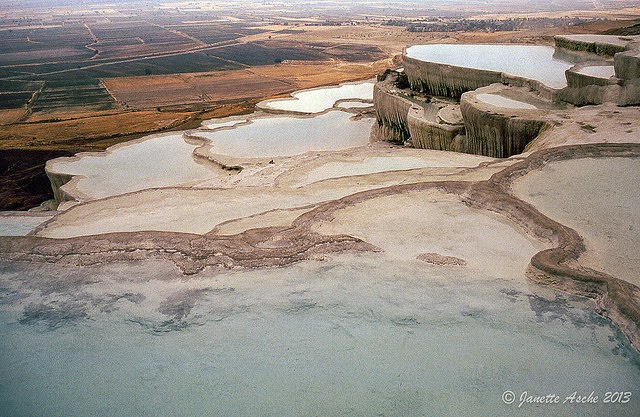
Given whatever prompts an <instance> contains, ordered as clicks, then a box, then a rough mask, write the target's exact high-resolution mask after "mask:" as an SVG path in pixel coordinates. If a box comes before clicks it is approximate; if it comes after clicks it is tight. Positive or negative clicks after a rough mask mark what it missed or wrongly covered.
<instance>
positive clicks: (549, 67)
mask: <svg viewBox="0 0 640 417" xmlns="http://www.w3.org/2000/svg"><path fill="white" fill-rule="evenodd" d="M406 53H407V56H408V57H410V58H415V59H418V60H421V61H427V62H435V63H440V64H446V65H454V66H458V67H465V68H475V69H481V70H488V71H499V72H504V73H507V74H510V75H515V76H518V77H524V78H527V79H532V80H537V81H540V82H542V83H543V84H545V85H547V86H549V87H552V88H563V87H566V86H567V80H566V78H565V74H564V72H565V71H566V70H568V69H569V68H571V67H572V66H573V65H574V64H573V63H571V62H568V61H564V60H562V59H559V58H557V57H554V53H555V48H553V47H551V46H533V45H456V44H453V45H449V44H437V45H415V46H411V47H409V48H407V52H406Z"/></svg>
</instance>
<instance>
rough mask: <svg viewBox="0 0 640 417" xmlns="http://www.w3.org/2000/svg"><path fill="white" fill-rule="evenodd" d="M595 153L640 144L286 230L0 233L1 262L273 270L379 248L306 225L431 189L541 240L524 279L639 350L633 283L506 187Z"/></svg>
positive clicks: (323, 211)
mask: <svg viewBox="0 0 640 417" xmlns="http://www.w3.org/2000/svg"><path fill="white" fill-rule="evenodd" d="M600 157H640V145H636V144H593V145H577V146H564V147H559V148H553V149H549V150H543V151H539V152H536V153H534V154H532V155H530V156H528V157H527V158H525V159H522V160H521V161H519V162H516V163H515V164H513V165H511V166H509V167H507V168H505V169H504V170H502V171H500V172H498V173H496V174H494V175H493V176H492V177H491V178H490V179H489V180H487V181H478V182H471V181H438V182H416V183H409V184H401V185H394V186H390V187H383V188H378V189H373V190H368V191H363V192H359V193H355V194H352V195H349V196H346V197H344V198H341V199H338V200H333V201H329V202H326V203H323V204H320V205H318V206H316V207H315V208H314V209H312V210H310V211H308V212H306V213H304V214H302V215H300V216H299V217H298V218H297V219H296V220H295V221H294V222H293V224H292V226H291V227H270V228H260V229H252V230H248V231H245V232H243V233H240V234H237V235H233V236H218V235H215V234H214V233H209V234H206V235H197V234H188V233H175V232H133V233H110V234H102V235H97V236H82V237H75V238H68V239H51V238H43V237H36V236H24V237H0V260H4V261H27V262H31V261H41V262H51V263H62V264H71V265H91V264H100V263H106V262H115V261H134V260H143V259H166V260H170V261H173V262H174V263H175V264H176V265H177V266H178V267H179V268H181V269H182V271H183V272H184V273H185V274H194V273H197V272H199V271H201V270H202V269H204V268H205V267H207V266H211V267H218V268H224V269H228V268H234V267H244V268H257V267H276V266H284V265H288V264H291V263H293V262H298V261H302V260H307V259H314V258H316V257H321V256H322V255H324V254H328V253H337V252H345V251H378V250H379V249H378V248H376V247H375V246H373V245H371V244H369V243H366V242H364V241H362V240H360V239H357V238H354V237H352V236H348V235H334V236H325V235H321V234H319V233H317V232H315V231H313V230H312V227H313V226H314V225H317V224H319V223H321V222H323V221H330V220H331V219H332V218H333V217H334V215H335V213H336V212H337V211H339V210H341V209H344V208H347V207H349V206H352V205H354V204H358V203H360V202H363V201H366V200H370V199H373V198H378V197H385V196H393V195H397V194H402V193H407V192H412V191H427V190H437V191H440V192H443V193H446V194H452V195H457V196H459V198H460V199H461V201H462V202H464V203H465V204H467V205H468V206H470V207H472V208H477V209H482V210H488V211H492V212H496V213H498V214H500V215H503V216H505V217H506V218H508V219H509V220H510V221H512V222H513V223H515V224H516V225H517V226H518V227H520V228H521V229H522V230H524V231H525V232H526V233H528V234H530V235H532V236H534V237H536V238H537V239H540V240H542V241H545V242H548V243H549V244H550V245H551V246H553V248H551V249H546V250H543V251H541V252H538V253H537V254H536V255H534V256H533V258H532V259H531V262H530V265H529V268H528V271H527V275H528V277H529V278H531V279H532V280H534V281H536V282H538V283H540V284H544V285H548V286H550V287H552V288H554V289H557V290H562V291H567V292H571V293H574V294H579V295H583V296H588V297H590V298H593V299H595V300H596V303H597V306H598V309H599V312H600V313H602V314H603V315H605V316H607V317H609V318H610V319H611V320H612V321H613V322H614V323H616V324H617V325H618V326H619V327H620V328H621V329H622V331H623V332H624V333H625V334H626V335H627V337H629V339H630V341H631V342H632V344H633V345H634V346H635V347H636V348H637V349H640V332H639V327H640V288H638V287H637V286H635V285H633V284H631V283H629V282H626V281H623V280H620V279H618V278H615V277H612V276H610V275H608V274H605V273H602V272H599V271H595V270H592V269H589V268H585V267H582V266H580V265H579V263H578V258H579V257H580V255H581V254H582V253H584V251H585V246H584V242H583V240H582V237H581V236H580V235H579V234H578V233H577V232H576V231H575V230H573V229H571V228H569V227H567V226H564V225H562V224H560V223H558V222H556V221H554V220H552V219H550V218H548V217H547V216H545V215H543V214H542V213H540V212H539V211H538V210H537V209H536V208H535V207H534V206H533V205H531V204H529V203H526V202H524V201H522V200H520V199H519V198H517V197H516V196H515V195H513V194H512V192H511V184H512V182H513V181H514V180H515V179H517V178H519V177H521V176H523V175H525V174H526V173H528V172H530V171H532V170H536V169H540V168H542V167H543V166H544V165H545V164H548V163H550V162H554V161H562V160H567V159H577V158H600Z"/></svg>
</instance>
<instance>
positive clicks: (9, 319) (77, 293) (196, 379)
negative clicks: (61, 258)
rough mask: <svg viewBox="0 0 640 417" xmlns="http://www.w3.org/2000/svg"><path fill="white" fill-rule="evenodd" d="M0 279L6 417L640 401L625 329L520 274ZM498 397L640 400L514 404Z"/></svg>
mask: <svg viewBox="0 0 640 417" xmlns="http://www.w3.org/2000/svg"><path fill="white" fill-rule="evenodd" d="M45 276H46V277H45ZM65 283H68V284H65ZM0 284H2V288H3V293H2V299H1V301H2V303H0V323H1V326H0V352H1V355H0V373H2V375H3V383H2V384H0V414H1V415H47V416H51V415H92V416H130V415H146V416H155V415H157V416H166V415H190V416H199V415H202V416H204V415H245V416H253V415H255V416H258V415H279V416H300V415H309V416H311V415H356V416H370V415H438V416H459V415H602V416H605V415H616V416H634V415H637V414H635V411H637V409H638V406H639V404H640V403H639V401H640V400H639V398H638V394H639V393H638V391H637V387H638V386H640V365H639V364H640V362H639V359H638V355H637V354H636V353H635V352H634V351H632V350H630V348H629V345H628V343H627V342H626V341H625V339H624V338H623V337H621V335H620V334H619V332H618V331H617V330H616V329H615V328H614V327H612V326H611V325H610V324H609V322H607V321H606V320H604V319H602V318H600V317H598V316H597V315H595V314H594V313H593V308H592V305H591V304H590V303H588V302H585V301H584V300H582V299H579V298H575V297H569V296H567V295H562V294H555V293H545V294H538V293H534V292H532V291H531V289H530V288H529V286H528V285H527V284H526V282H524V281H523V280H522V277H520V278H518V279H515V280H496V279H493V278H491V277H490V276H483V275H482V274H480V275H475V274H474V272H473V271H469V270H466V269H465V268H460V267H458V268H456V267H453V268H452V267H448V268H447V267H435V266H429V265H426V264H422V263H420V262H419V261H415V262H409V263H398V262H393V261H391V260H389V259H385V258H384V257H380V256H379V255H366V256H351V255H346V256H344V257H337V258H334V260H332V261H329V262H304V263H301V264H298V265H294V266H291V267H287V268H281V269H269V270H255V271H245V272H229V273H224V274H214V273H212V272H204V273H201V274H200V275H198V276H196V277H191V278H188V279H184V278H182V277H181V276H180V274H179V272H177V271H175V269H173V268H172V266H171V265H168V264H165V263H153V262H146V263H143V264H137V265H136V264H130V265H111V266H104V267H85V268H61V267H56V266H53V267H51V266H49V267H46V268H45V267H40V268H39V267H38V266H37V265H31V266H29V265H5V266H4V267H3V269H2V270H1V272H0ZM506 390H512V391H514V392H515V393H517V394H518V395H520V393H522V392H524V391H527V392H529V393H536V394H540V395H547V394H548V393H557V394H559V395H563V396H565V395H570V394H571V393H572V392H573V391H578V392H581V393H582V392H584V393H587V394H588V393H590V392H591V391H593V390H595V391H597V392H598V393H602V394H603V393H604V392H605V391H607V390H631V391H633V393H634V396H633V397H632V403H630V404H627V405H617V406H615V405H613V406H612V405H608V406H605V405H604V404H599V405H584V406H577V407H576V406H570V405H564V406H563V405H556V406H553V405H547V406H538V407H534V406H530V405H529V406H527V405H525V407H524V408H520V409H518V408H517V406H516V405H511V406H509V405H505V404H504V403H503V401H502V399H501V398H502V393H503V392H504V391H506Z"/></svg>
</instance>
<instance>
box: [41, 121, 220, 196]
mask: <svg viewBox="0 0 640 417" xmlns="http://www.w3.org/2000/svg"><path fill="white" fill-rule="evenodd" d="M197 146H198V145H195V144H190V143H187V142H186V141H185V140H184V138H183V136H182V133H179V134H173V135H168V136H159V137H149V138H147V139H143V140H139V141H133V142H128V143H126V144H124V145H120V146H116V147H114V148H112V149H111V150H109V151H108V152H102V153H99V154H80V156H79V157H75V158H59V159H56V160H55V162H53V163H50V168H51V170H53V171H55V172H58V173H65V174H68V175H76V176H81V178H78V182H77V184H76V187H77V190H78V191H80V192H81V193H82V194H83V195H84V196H85V197H86V198H103V197H109V196H113V195H119V194H124V193H129V192H133V191H139V190H143V189H147V188H156V187H168V186H175V185H182V184H189V183H192V182H197V181H202V180H206V179H210V178H211V177H213V176H215V175H217V174H216V172H215V171H214V168H213V167H211V168H209V167H206V166H204V165H202V164H200V163H198V162H196V160H195V159H194V158H193V150H194V149H195V148H196V147H197Z"/></svg>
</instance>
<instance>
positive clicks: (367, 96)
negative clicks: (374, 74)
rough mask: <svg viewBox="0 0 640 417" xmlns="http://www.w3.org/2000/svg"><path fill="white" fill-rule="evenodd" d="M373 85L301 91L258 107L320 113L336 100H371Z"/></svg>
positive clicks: (365, 83)
mask: <svg viewBox="0 0 640 417" xmlns="http://www.w3.org/2000/svg"><path fill="white" fill-rule="evenodd" d="M373 85H374V83H373V82H361V83H349V84H341V85H340V86H337V87H321V88H313V89H309V90H302V91H298V92H295V93H293V94H291V95H292V96H293V97H292V98H284V99H275V100H267V101H263V102H261V103H259V105H258V107H262V108H267V109H272V110H282V111H290V112H300V113H320V112H322V111H325V110H327V109H330V108H332V107H333V105H334V104H335V103H336V101H338V100H344V99H362V100H373Z"/></svg>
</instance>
